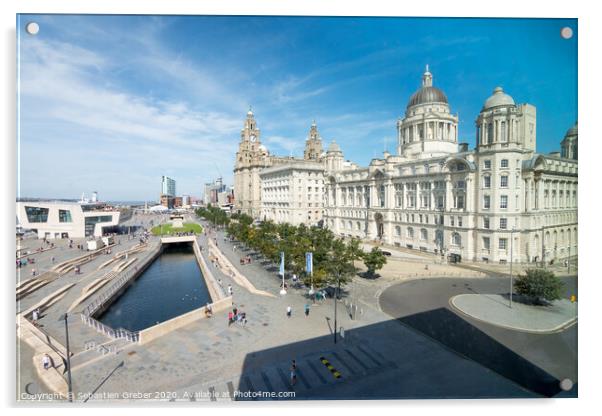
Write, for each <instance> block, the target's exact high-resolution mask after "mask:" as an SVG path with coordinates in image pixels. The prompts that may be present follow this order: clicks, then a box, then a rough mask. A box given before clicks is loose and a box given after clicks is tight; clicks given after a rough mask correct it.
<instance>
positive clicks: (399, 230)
mask: <svg viewBox="0 0 602 416" xmlns="http://www.w3.org/2000/svg"><path fill="white" fill-rule="evenodd" d="M358 224H359V222H358ZM358 229H359V228H358ZM395 235H397V236H400V235H401V227H400V226H399V225H398V226H397V227H395Z"/></svg>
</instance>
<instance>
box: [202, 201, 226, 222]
mask: <svg viewBox="0 0 602 416" xmlns="http://www.w3.org/2000/svg"><path fill="white" fill-rule="evenodd" d="M195 213H196V215H197V216H198V217H202V218H205V219H206V220H207V221H209V222H210V223H212V224H213V225H218V226H225V225H228V223H229V222H230V217H229V216H228V214H227V213H226V211H224V210H223V209H221V208H219V207H214V206H212V205H211V204H207V208H199V209H197V210H196V211H195Z"/></svg>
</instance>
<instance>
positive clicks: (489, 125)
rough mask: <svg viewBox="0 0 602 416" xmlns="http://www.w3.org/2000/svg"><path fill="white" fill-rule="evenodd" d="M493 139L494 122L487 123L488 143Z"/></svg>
mask: <svg viewBox="0 0 602 416" xmlns="http://www.w3.org/2000/svg"><path fill="white" fill-rule="evenodd" d="M492 141H493V123H487V143H491V142H492Z"/></svg>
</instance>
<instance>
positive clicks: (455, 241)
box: [451, 233, 462, 247]
mask: <svg viewBox="0 0 602 416" xmlns="http://www.w3.org/2000/svg"><path fill="white" fill-rule="evenodd" d="M451 244H452V245H453V246H458V247H460V246H461V245H462V237H461V236H460V234H458V233H453V234H452V236H451Z"/></svg>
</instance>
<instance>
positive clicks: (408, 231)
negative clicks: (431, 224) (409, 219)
mask: <svg viewBox="0 0 602 416" xmlns="http://www.w3.org/2000/svg"><path fill="white" fill-rule="evenodd" d="M407 237H408V238H414V229H413V228H412V227H408V229H407Z"/></svg>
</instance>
